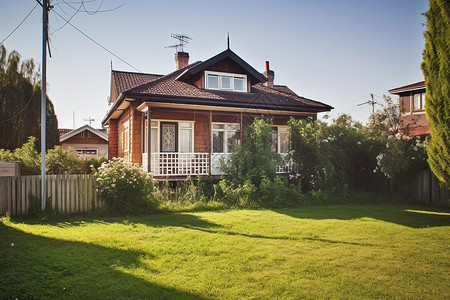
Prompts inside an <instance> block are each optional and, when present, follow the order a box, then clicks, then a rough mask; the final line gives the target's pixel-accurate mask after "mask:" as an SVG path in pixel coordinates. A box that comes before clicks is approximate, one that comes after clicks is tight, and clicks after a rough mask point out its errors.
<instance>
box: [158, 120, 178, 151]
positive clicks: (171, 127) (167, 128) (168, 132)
mask: <svg viewBox="0 0 450 300" xmlns="http://www.w3.org/2000/svg"><path fill="white" fill-rule="evenodd" d="M161 152H178V123H176V122H161Z"/></svg>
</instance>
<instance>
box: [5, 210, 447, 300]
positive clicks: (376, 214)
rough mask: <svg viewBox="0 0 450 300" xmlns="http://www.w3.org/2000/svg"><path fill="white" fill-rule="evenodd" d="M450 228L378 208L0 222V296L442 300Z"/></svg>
mask: <svg viewBox="0 0 450 300" xmlns="http://www.w3.org/2000/svg"><path fill="white" fill-rule="evenodd" d="M449 230H450V212H449V211H448V210H445V209H431V208H427V207H417V206H409V205H385V204H378V205H333V206H311V207H303V208H297V209H278V210H230V211H215V212H196V213H176V214H160V215H151V216H145V217H127V218H102V219H94V218H81V217H78V218H66V219H65V220H59V221H52V222H44V221H41V222H37V221H24V220H22V221H17V220H16V221H13V220H8V219H6V218H4V219H3V221H2V222H0V237H1V239H0V243H1V244H0V298H1V299H5V298H7V299H8V298H12V299H14V298H19V299H25V298H26V299H28V298H39V299H43V298H48V299H64V298H73V299H118V298H119V299H120V298H132V299H161V298H162V299H164V298H166V299H183V298H187V299H217V298H221V299H243V298H247V299H249V298H250V299H299V298H307V299H317V298H322V299H323V298H328V299H329V298H332V299H374V298H375V299H377V298H378V299H449V298H450V231H449ZM11 243H14V246H13V247H12V246H11Z"/></svg>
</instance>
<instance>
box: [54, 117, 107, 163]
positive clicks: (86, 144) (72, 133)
mask: <svg viewBox="0 0 450 300" xmlns="http://www.w3.org/2000/svg"><path fill="white" fill-rule="evenodd" d="M59 131H60V133H63V134H62V135H61V136H60V138H59V142H60V143H61V147H62V148H63V149H65V150H69V149H73V150H75V151H77V152H78V155H79V156H80V157H82V158H91V157H102V156H103V157H108V135H107V134H106V133H105V132H102V131H103V130H99V129H95V128H93V127H91V126H89V125H84V126H81V127H80V128H77V129H74V130H67V129H60V130H59ZM64 132H65V133H64Z"/></svg>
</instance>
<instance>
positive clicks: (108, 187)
mask: <svg viewBox="0 0 450 300" xmlns="http://www.w3.org/2000/svg"><path fill="white" fill-rule="evenodd" d="M94 174H95V176H96V177H97V189H98V192H99V193H100V197H101V198H102V199H103V200H104V201H105V203H106V207H107V209H108V210H109V211H111V212H113V213H136V212H143V211H146V210H151V209H152V208H154V207H155V201H154V198H153V195H152V192H153V180H152V177H151V176H150V175H149V174H147V173H145V172H143V171H142V170H141V169H140V168H138V167H137V166H136V165H133V164H131V163H127V162H124V161H123V159H122V158H114V159H113V160H110V161H108V162H106V163H103V164H102V165H101V166H100V168H98V170H97V171H96V172H95V173H94Z"/></svg>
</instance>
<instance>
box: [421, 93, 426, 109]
mask: <svg viewBox="0 0 450 300" xmlns="http://www.w3.org/2000/svg"><path fill="white" fill-rule="evenodd" d="M421 109H425V93H422V105H421Z"/></svg>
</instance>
